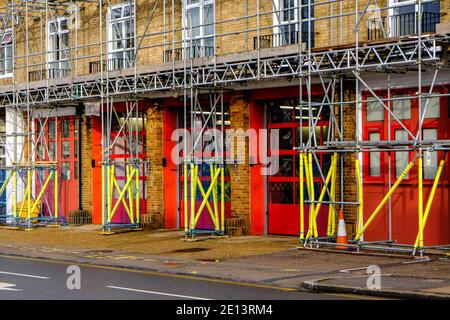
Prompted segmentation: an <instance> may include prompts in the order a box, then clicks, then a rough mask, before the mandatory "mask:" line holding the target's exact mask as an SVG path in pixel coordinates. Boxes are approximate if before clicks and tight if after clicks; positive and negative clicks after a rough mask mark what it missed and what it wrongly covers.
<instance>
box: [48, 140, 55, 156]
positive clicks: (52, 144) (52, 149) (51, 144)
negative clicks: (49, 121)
mask: <svg viewBox="0 0 450 320" xmlns="http://www.w3.org/2000/svg"><path fill="white" fill-rule="evenodd" d="M55 157H56V142H54V141H53V142H49V143H48V158H49V160H55Z"/></svg>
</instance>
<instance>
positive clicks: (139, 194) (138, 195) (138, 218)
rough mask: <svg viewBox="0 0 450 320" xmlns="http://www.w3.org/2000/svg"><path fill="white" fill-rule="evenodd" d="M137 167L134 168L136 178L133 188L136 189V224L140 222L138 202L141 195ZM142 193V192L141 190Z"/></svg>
mask: <svg viewBox="0 0 450 320" xmlns="http://www.w3.org/2000/svg"><path fill="white" fill-rule="evenodd" d="M139 175H140V173H139V166H137V167H136V176H135V187H136V195H135V198H136V223H137V224H139V222H140V216H141V211H140V208H139V206H140V201H141V193H140V192H139ZM142 191H144V190H142Z"/></svg>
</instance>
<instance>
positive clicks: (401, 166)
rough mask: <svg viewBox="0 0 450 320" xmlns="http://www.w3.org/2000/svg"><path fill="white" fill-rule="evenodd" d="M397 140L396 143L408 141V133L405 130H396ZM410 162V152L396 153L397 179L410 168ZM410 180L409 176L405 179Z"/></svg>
mask: <svg viewBox="0 0 450 320" xmlns="http://www.w3.org/2000/svg"><path fill="white" fill-rule="evenodd" d="M395 140H396V141H406V140H408V133H407V132H406V131H404V130H396V131H395ZM408 162H409V152H405V151H397V152H395V177H396V178H398V177H400V175H401V174H402V172H403V171H404V170H405V168H406V167H407V166H408ZM408 178H409V174H408V175H407V176H406V177H405V179H408Z"/></svg>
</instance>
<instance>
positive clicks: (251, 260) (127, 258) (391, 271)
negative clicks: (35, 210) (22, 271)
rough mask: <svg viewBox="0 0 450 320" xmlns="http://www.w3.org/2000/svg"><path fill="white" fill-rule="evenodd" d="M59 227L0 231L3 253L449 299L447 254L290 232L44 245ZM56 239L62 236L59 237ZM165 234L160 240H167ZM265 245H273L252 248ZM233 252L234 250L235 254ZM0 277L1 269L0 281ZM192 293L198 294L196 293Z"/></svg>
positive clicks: (285, 285) (292, 286)
mask: <svg viewBox="0 0 450 320" xmlns="http://www.w3.org/2000/svg"><path fill="white" fill-rule="evenodd" d="M80 230H83V229H80ZM64 232H69V231H67V230H66V231H65V230H58V231H56V230H54V229H47V230H43V231H40V232H36V233H35V231H32V232H27V233H25V232H17V231H10V230H2V229H0V254H2V255H3V256H8V257H28V258H39V259H46V260H47V261H53V262H58V263H61V262H64V263H66V262H67V263H71V264H76V265H79V266H86V267H89V266H96V267H108V268H119V269H120V271H123V272H125V271H128V270H133V271H137V270H139V271H145V272H154V273H156V274H155V275H172V276H186V277H195V279H203V280H204V279H208V280H214V281H229V282H232V283H240V284H248V285H252V286H264V287H265V288H267V289H269V288H270V289H280V290H281V289H287V290H294V291H297V292H300V293H306V292H308V293H310V292H317V293H322V294H323V293H333V294H339V295H338V296H334V297H344V296H346V295H348V294H350V296H348V297H349V298H355V297H356V296H355V295H360V296H363V297H364V298H368V297H369V296H378V297H387V298H400V299H411V298H414V299H417V298H420V299H450V259H449V256H448V255H444V254H439V255H432V256H429V257H427V259H421V260H417V259H414V258H412V257H411V256H409V255H400V254H396V255H393V254H379V253H373V252H360V253H356V252H352V253H350V252H346V253H336V252H330V251H327V250H320V249H299V248H298V243H297V240H296V239H295V238H292V237H235V238H230V239H217V240H207V241H198V242H188V243H186V242H184V241H180V239H181V238H182V232H180V231H176V232H170V233H168V232H166V231H163V232H153V233H149V234H146V235H142V234H140V235H139V233H133V234H131V235H127V236H126V237H124V238H121V237H122V235H120V234H118V235H114V236H109V237H104V236H100V235H98V234H97V233H96V234H95V235H92V237H93V238H92V239H98V242H99V243H101V245H100V246H99V245H98V243H96V242H95V241H93V242H92V243H91V245H89V246H86V245H83V246H82V247H81V246H77V245H79V244H80V243H77V242H76V241H65V242H63V243H61V242H57V241H53V242H54V243H53V244H52V245H49V244H51V243H52V242H51V239H52V236H53V235H54V234H56V233H58V234H59V233H64ZM70 232H71V233H72V238H73V239H76V238H77V237H76V236H74V235H73V233H74V232H75V233H76V232H77V231H76V230H75V231H74V229H73V228H72V229H71V230H70ZM80 232H86V230H84V231H80ZM33 234H34V235H33ZM43 234H44V235H46V238H45V239H44V240H42V239H41V238H40V237H41V236H42V235H43ZM163 234H164V237H171V239H172V240H170V241H172V242H173V243H172V244H171V248H172V250H170V251H167V250H166V251H162V252H159V253H156V252H155V251H151V253H150V254H148V253H144V252H143V251H145V250H142V246H141V245H140V244H139V242H138V240H141V239H142V237H144V236H145V237H146V238H145V239H146V241H147V242H146V243H145V247H149V246H153V247H157V246H159V243H160V240H161V237H163ZM169 235H170V236H169ZM58 237H59V238H58ZM58 237H57V238H58V239H60V238H61V236H60V235H58ZM96 237H97V238H96ZM108 239H111V240H110V241H111V242H117V243H119V242H120V241H121V240H122V241H125V242H127V243H125V244H123V245H122V246H120V248H118V249H116V248H115V247H114V246H111V245H105V243H108ZM165 239H166V240H164V241H169V240H167V238H165ZM105 241H106V242H105ZM83 244H85V243H83ZM166 245H167V244H166ZM265 245H267V246H268V247H269V248H270V250H262V249H261V250H254V249H253V248H255V247H258V246H265ZM123 246H126V248H127V250H123V249H122V248H123ZM224 247H225V248H224ZM130 248H131V249H132V248H136V250H130ZM179 248H181V249H179ZM235 248H236V249H235ZM234 250H236V251H239V252H237V254H236V255H233V251H234ZM0 261H3V260H0ZM1 266H2V265H0V271H1V269H2V268H1ZM371 266H377V268H379V277H373V276H376V275H377V274H376V272H375V274H372V273H368V271H371V270H372V271H371V272H373V270H374V269H373V268H374V267H371ZM369 267H370V268H369ZM368 268H369V269H368ZM375 269H376V268H375ZM375 271H376V270H375ZM371 276H372V277H371ZM1 279H2V278H1V274H0V282H2V280H1ZM5 282H7V281H5ZM116 286H120V285H116ZM128 287H130V288H138V290H146V291H152V290H150V289H145V288H144V289H139V286H136V285H133V284H131V285H128ZM107 291H109V290H107ZM153 291H155V290H153ZM156 291H157V290H156ZM200 293H201V291H200ZM190 294H192V295H194V296H196V292H191V293H190ZM186 295H189V294H186ZM197 295H198V293H197ZM200 296H201V295H200ZM230 297H231V296H230ZM310 297H313V298H320V297H324V298H327V297H328V296H324V295H320V296H310ZM212 298H215V297H212ZM295 298H296V299H298V298H305V297H303V296H298V297H295Z"/></svg>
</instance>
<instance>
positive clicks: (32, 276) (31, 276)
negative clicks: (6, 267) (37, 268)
mask: <svg viewBox="0 0 450 320" xmlns="http://www.w3.org/2000/svg"><path fill="white" fill-rule="evenodd" d="M0 274H7V275H10V276H18V277H26V278H35V279H43V280H49V279H50V278H49V277H42V276H35V275H32V274H24V273H14V272H7V271H0Z"/></svg>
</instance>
